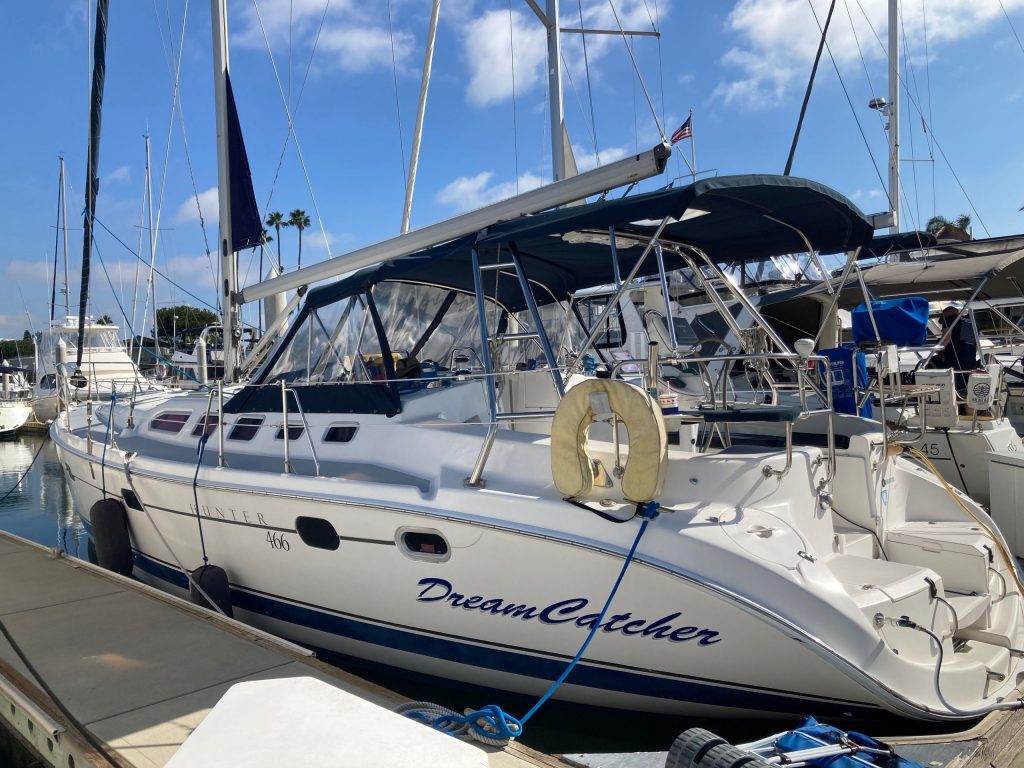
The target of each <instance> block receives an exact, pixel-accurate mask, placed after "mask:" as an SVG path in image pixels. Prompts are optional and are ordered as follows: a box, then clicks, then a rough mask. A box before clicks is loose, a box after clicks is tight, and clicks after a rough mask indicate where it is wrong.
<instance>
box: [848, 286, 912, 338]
mask: <svg viewBox="0 0 1024 768" xmlns="http://www.w3.org/2000/svg"><path fill="white" fill-rule="evenodd" d="M871 312H872V313H873V314H874V316H875V325H877V326H878V336H879V337H880V338H878V339H876V338H875V328H874V326H873V325H872V324H871V315H870V314H869V313H868V308H867V305H866V304H858V305H857V306H856V307H854V308H853V311H852V312H851V313H850V317H851V319H852V320H853V340H854V342H856V343H857V344H860V343H862V342H868V343H871V344H873V343H876V342H877V341H881V342H883V343H888V344H895V345H896V346H898V347H919V346H921V345H922V344H924V343H925V339H926V338H927V337H928V301H927V299H923V298H921V297H920V296H905V297H903V298H901V299H882V300H880V301H872V302H871Z"/></svg>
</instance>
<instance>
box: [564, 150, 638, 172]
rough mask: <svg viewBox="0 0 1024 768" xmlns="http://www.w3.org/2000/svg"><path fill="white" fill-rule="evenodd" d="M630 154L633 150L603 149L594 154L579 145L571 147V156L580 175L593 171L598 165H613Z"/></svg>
mask: <svg viewBox="0 0 1024 768" xmlns="http://www.w3.org/2000/svg"><path fill="white" fill-rule="evenodd" d="M632 152H633V150H632V149H630V148H629V147H605V148H604V149H599V150H598V152H597V153H596V154H595V153H594V152H592V151H591V150H589V149H587V148H585V147H583V146H581V145H579V144H573V145H572V154H573V157H575V158H576V168H577V169H578V170H579V172H580V173H584V172H585V171H590V170H593V169H594V168H597V166H599V165H608V163H614V162H615V161H616V160H621V159H622V158H624V157H625V156H626V155H629V154H632ZM598 160H600V162H598Z"/></svg>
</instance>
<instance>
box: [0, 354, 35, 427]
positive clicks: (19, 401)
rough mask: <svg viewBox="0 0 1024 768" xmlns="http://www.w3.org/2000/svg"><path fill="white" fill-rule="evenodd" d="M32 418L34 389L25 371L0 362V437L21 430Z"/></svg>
mask: <svg viewBox="0 0 1024 768" xmlns="http://www.w3.org/2000/svg"><path fill="white" fill-rule="evenodd" d="M31 417H32V389H31V387H29V384H28V381H27V379H26V378H25V369H24V368H17V367H15V366H12V365H9V364H8V362H7V361H6V360H4V361H2V362H0V437H8V436H10V435H13V434H14V433H15V432H17V431H18V430H19V429H21V428H22V427H23V426H24V425H25V422H27V421H28V420H29V419H30V418H31Z"/></svg>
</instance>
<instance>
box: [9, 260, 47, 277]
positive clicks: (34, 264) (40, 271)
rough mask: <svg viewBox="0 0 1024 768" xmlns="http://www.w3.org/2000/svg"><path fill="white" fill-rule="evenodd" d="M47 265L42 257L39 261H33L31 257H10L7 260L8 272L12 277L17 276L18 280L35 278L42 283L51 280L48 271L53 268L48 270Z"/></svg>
mask: <svg viewBox="0 0 1024 768" xmlns="http://www.w3.org/2000/svg"><path fill="white" fill-rule="evenodd" d="M46 267H47V265H46V264H44V263H43V261H42V260H41V259H40V260H39V261H31V260H29V259H9V260H8V262H7V274H8V275H9V276H10V277H14V278H17V279H18V280H34V281H38V282H41V283H47V282H49V280H50V276H49V275H48V272H52V271H53V270H52V269H50V270H47V268H46Z"/></svg>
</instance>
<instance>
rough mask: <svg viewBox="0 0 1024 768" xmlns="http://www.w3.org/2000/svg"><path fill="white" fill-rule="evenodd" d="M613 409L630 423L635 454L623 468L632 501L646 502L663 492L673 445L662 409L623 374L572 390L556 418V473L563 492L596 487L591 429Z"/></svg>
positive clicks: (553, 436) (631, 447) (570, 493)
mask: <svg viewBox="0 0 1024 768" xmlns="http://www.w3.org/2000/svg"><path fill="white" fill-rule="evenodd" d="M610 413H613V414H615V416H616V417H617V418H618V420H619V421H621V422H622V423H623V425H625V427H626V432H627V434H628V436H629V456H628V459H627V461H626V466H625V468H624V470H623V473H622V480H621V483H620V485H621V490H622V495H623V498H625V499H626V501H630V502H633V503H635V504H643V503H645V502H648V501H652V500H654V499H656V498H658V497H660V496H661V489H662V487H663V486H664V485H665V473H666V470H667V469H668V447H667V441H666V437H665V423H664V421H663V420H662V416H661V408H660V407H659V406H658V403H657V401H656V400H654V398H652V397H651V396H650V395H648V394H647V393H646V392H644V391H643V390H642V389H640V388H639V387H636V386H634V385H632V384H629V383H627V382H625V381H621V380H618V379H588V380H587V381H584V382H582V383H580V384H577V385H576V386H574V387H572V388H571V389H569V390H568V391H567V392H566V393H565V396H564V397H563V398H562V400H561V402H560V403H559V404H558V408H557V409H556V410H555V417H554V419H553V420H552V422H551V477H552V479H553V480H554V482H555V487H556V488H558V491H559V493H561V494H563V495H564V496H567V497H570V498H579V497H581V496H584V495H586V494H588V493H589V492H590V491H592V490H593V488H594V481H595V473H594V463H593V461H592V460H591V457H590V454H589V452H588V451H587V432H588V430H589V429H590V425H591V424H593V423H594V421H596V420H597V418H598V417H599V416H603V415H606V414H610Z"/></svg>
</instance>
